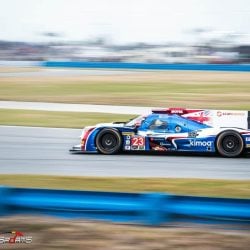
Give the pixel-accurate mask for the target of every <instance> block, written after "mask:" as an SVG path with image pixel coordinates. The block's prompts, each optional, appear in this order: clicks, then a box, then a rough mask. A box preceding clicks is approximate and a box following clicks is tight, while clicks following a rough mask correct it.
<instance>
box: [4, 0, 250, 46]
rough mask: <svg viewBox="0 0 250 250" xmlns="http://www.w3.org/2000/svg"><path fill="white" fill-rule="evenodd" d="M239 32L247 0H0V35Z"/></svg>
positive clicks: (167, 36)
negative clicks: (201, 29) (202, 30)
mask: <svg viewBox="0 0 250 250" xmlns="http://www.w3.org/2000/svg"><path fill="white" fill-rule="evenodd" d="M196 28H206V29H211V30H213V31H214V33H215V34H218V35H219V34H226V33H231V32H233V33H238V34H240V35H241V36H240V38H238V39H241V40H246V41H249V42H250V39H249V38H250V36H249V35H248V36H247V35H242V34H250V0H0V40H19V41H44V40H46V39H48V38H46V37H44V36H42V35H41V34H42V33H44V32H58V33H60V34H61V35H62V37H61V38H60V39H61V40H62V39H63V40H86V39H94V38H96V37H101V36H104V37H106V38H108V39H111V41H113V42H114V43H127V42H153V43H162V42H171V41H192V38H191V37H192V36H191V31H192V30H194V29H196Z"/></svg>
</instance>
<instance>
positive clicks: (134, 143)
mask: <svg viewBox="0 0 250 250" xmlns="http://www.w3.org/2000/svg"><path fill="white" fill-rule="evenodd" d="M131 147H132V149H133V150H144V149H145V138H144V137H141V136H135V137H132V138H131Z"/></svg>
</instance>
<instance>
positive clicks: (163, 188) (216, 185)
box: [0, 166, 250, 198]
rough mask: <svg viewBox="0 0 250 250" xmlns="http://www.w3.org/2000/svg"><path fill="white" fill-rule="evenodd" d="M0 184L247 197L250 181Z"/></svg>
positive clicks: (31, 178) (5, 178)
mask: <svg viewBox="0 0 250 250" xmlns="http://www.w3.org/2000/svg"><path fill="white" fill-rule="evenodd" d="M34 167H35V166H34ZM0 185H10V186H16V187H38V188H52V189H76V190H98V191H117V192H118V191H121V192H146V191H147V192H169V193H175V194H185V195H197V196H218V197H241V198H250V181H233V180H207V179H174V178H112V177H110V178H103V177H64V176H45V175H0Z"/></svg>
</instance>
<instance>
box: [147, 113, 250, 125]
mask: <svg viewBox="0 0 250 250" xmlns="http://www.w3.org/2000/svg"><path fill="white" fill-rule="evenodd" d="M152 112H153V113H157V114H177V115H180V116H183V117H186V118H188V119H190V120H194V121H197V122H200V123H204V124H207V125H209V126H212V127H237V128H243V129H250V111H244V110H212V109H185V108H166V109H155V110H152Z"/></svg>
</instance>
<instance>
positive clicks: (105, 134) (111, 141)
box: [96, 128, 122, 155]
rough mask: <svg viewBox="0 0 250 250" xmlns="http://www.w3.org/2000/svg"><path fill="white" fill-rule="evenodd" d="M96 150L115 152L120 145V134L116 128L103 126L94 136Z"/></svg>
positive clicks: (105, 152) (107, 153)
mask: <svg viewBox="0 0 250 250" xmlns="http://www.w3.org/2000/svg"><path fill="white" fill-rule="evenodd" d="M96 147H97V150H98V151H99V152H101V153H103V154H106V155H110V154H116V153H118V152H119V151H120V150H121V147H122V136H121V134H120V133H119V131H118V130H116V129H111V128H104V129H102V130H101V131H100V132H99V133H98V134H97V136H96Z"/></svg>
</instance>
